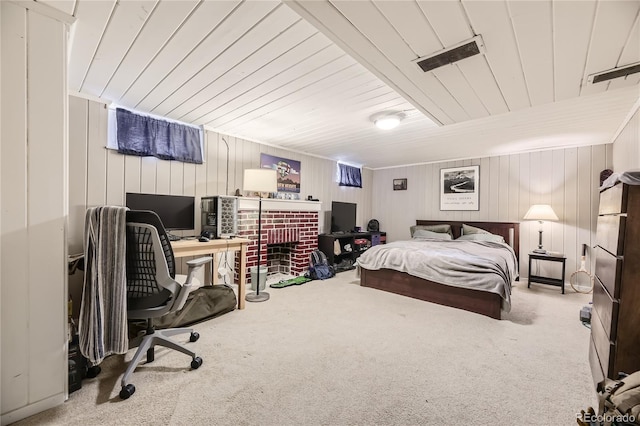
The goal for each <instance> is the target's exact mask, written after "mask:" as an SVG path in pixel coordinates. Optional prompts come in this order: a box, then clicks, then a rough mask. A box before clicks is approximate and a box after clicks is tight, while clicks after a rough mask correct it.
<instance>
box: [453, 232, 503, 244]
mask: <svg viewBox="0 0 640 426" xmlns="http://www.w3.org/2000/svg"><path fill="white" fill-rule="evenodd" d="M457 240H467V241H494V242H496V243H504V238H503V237H502V235H496V234H490V233H486V234H466V235H460V236H459V237H458V238H457Z"/></svg>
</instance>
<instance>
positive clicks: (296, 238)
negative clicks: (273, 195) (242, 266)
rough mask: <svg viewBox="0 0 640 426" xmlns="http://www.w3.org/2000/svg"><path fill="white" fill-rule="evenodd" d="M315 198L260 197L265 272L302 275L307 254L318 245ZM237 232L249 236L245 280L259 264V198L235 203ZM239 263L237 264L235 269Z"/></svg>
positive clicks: (262, 254) (248, 278) (240, 235)
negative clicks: (236, 206) (282, 198)
mask: <svg viewBox="0 0 640 426" xmlns="http://www.w3.org/2000/svg"><path fill="white" fill-rule="evenodd" d="M319 213H320V203H319V202H317V201H297V200H296V201H293V200H278V199H263V200H262V236H261V247H260V251H261V265H262V266H267V268H268V273H269V274H271V273H276V272H280V273H285V274H290V275H294V276H299V275H303V274H304V273H305V272H306V271H307V269H308V267H309V254H310V253H311V252H312V251H313V250H314V249H316V248H318V216H319ZM238 236H239V237H241V238H247V239H249V240H251V243H249V245H248V247H247V269H246V271H245V274H246V277H247V282H251V281H250V280H251V277H250V271H251V269H250V268H252V267H254V266H257V265H258V199H257V198H249V197H243V198H240V200H239V205H238ZM237 268H238V265H236V270H237Z"/></svg>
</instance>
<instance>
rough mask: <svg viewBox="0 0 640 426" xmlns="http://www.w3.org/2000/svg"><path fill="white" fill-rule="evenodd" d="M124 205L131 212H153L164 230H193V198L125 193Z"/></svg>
mask: <svg viewBox="0 0 640 426" xmlns="http://www.w3.org/2000/svg"><path fill="white" fill-rule="evenodd" d="M125 203H126V206H127V207H129V208H130V209H131V210H151V211H153V212H155V213H156V214H157V215H158V216H159V217H160V220H161V221H162V224H163V225H164V227H165V229H166V230H169V231H177V230H189V229H194V228H195V217H196V215H195V206H196V199H195V197H191V196H188V195H158V194H138V193H134V192H127V195H126V201H125Z"/></svg>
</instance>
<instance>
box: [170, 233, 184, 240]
mask: <svg viewBox="0 0 640 426" xmlns="http://www.w3.org/2000/svg"><path fill="white" fill-rule="evenodd" d="M167 238H169V241H180V240H181V239H182V237H179V236H178V235H173V234H169V233H167Z"/></svg>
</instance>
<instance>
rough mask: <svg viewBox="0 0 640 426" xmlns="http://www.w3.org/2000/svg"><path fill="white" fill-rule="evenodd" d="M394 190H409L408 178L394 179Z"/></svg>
mask: <svg viewBox="0 0 640 426" xmlns="http://www.w3.org/2000/svg"><path fill="white" fill-rule="evenodd" d="M393 190H394V191H406V190H407V179H406V178H402V179H394V180H393Z"/></svg>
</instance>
